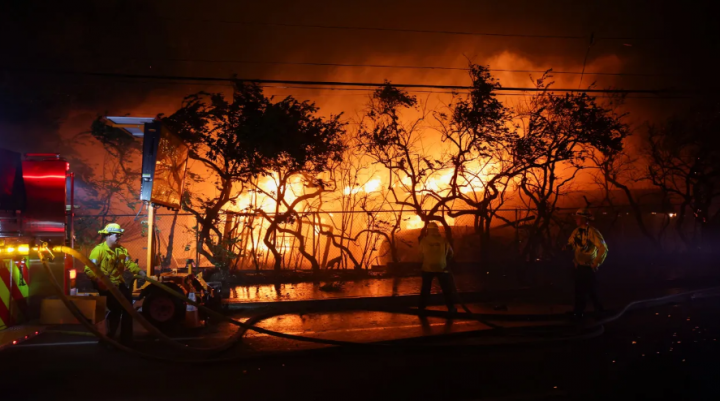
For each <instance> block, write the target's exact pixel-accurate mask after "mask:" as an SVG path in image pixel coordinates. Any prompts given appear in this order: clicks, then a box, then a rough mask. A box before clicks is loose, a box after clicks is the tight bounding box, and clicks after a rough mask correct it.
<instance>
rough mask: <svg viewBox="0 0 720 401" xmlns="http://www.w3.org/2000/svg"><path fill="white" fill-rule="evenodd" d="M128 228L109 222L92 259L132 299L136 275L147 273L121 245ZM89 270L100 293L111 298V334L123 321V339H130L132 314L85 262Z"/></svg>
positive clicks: (108, 318) (108, 317)
mask: <svg viewBox="0 0 720 401" xmlns="http://www.w3.org/2000/svg"><path fill="white" fill-rule="evenodd" d="M124 232H125V230H123V229H122V228H121V227H120V225H119V224H117V223H109V224H108V225H106V226H105V228H103V229H102V230H100V231H98V234H102V242H101V243H100V244H98V245H97V246H96V247H95V248H93V250H92V252H90V257H89V258H88V259H90V260H92V261H93V263H95V265H96V266H97V267H98V268H99V269H100V271H101V272H102V273H103V274H105V275H106V276H107V277H108V278H109V279H110V281H111V282H112V284H113V285H115V286H116V287H117V288H118V290H120V292H121V293H122V294H123V296H124V297H125V299H127V300H128V301H130V303H132V289H131V286H132V282H133V275H134V274H140V275H142V276H144V275H145V272H144V271H142V270H141V269H140V267H139V266H138V265H137V263H135V262H134V261H133V260H132V259H131V258H130V255H129V254H128V251H127V249H125V248H124V247H123V246H121V245H120V238H121V237H122V235H123V233H124ZM85 273H86V274H87V276H88V278H90V280H92V282H93V285H94V286H95V288H96V289H97V290H98V292H99V293H100V295H102V296H105V297H106V299H107V308H108V313H107V315H106V316H105V327H106V329H107V336H108V337H111V338H112V337H113V336H114V335H115V332H116V331H117V328H118V326H119V325H120V323H121V321H122V327H121V328H120V342H122V343H130V342H131V341H132V332H133V325H132V317H131V316H130V315H129V314H128V313H127V311H126V310H125V309H124V308H123V307H122V305H120V302H118V300H117V299H115V297H113V295H112V294H111V293H110V291H109V290H108V288H107V287H106V286H105V284H103V282H102V281H100V280H99V279H98V277H97V276H96V275H95V273H93V271H92V270H91V269H90V268H89V267H88V266H85Z"/></svg>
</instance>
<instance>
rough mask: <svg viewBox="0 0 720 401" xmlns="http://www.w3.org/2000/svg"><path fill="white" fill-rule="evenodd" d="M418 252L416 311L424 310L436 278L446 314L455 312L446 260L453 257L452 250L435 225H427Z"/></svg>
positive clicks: (451, 283) (451, 284)
mask: <svg viewBox="0 0 720 401" xmlns="http://www.w3.org/2000/svg"><path fill="white" fill-rule="evenodd" d="M420 252H421V254H422V289H421V290H420V305H419V307H418V309H419V310H420V311H421V312H422V311H424V310H425V305H426V303H427V297H428V296H429V295H430V288H431V287H432V281H433V278H435V277H437V279H438V281H439V282H440V287H441V288H442V292H443V296H444V297H445V304H446V305H447V308H448V312H451V313H455V312H457V309H456V308H455V302H454V301H453V282H452V278H451V277H450V273H449V272H448V270H447V264H448V260H449V259H451V258H452V256H453V249H452V247H451V246H450V243H448V241H447V240H446V239H445V238H444V237H443V236H442V235H440V230H439V227H438V225H437V224H436V223H432V222H431V223H428V225H427V233H426V235H425V236H421V237H420Z"/></svg>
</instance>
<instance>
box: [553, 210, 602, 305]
mask: <svg viewBox="0 0 720 401" xmlns="http://www.w3.org/2000/svg"><path fill="white" fill-rule="evenodd" d="M573 216H574V217H575V224H576V225H577V228H575V230H573V232H572V234H570V239H569V240H568V243H567V244H566V245H565V247H564V248H563V249H572V250H574V252H575V254H574V264H575V308H574V310H573V311H572V312H571V313H572V315H573V317H575V318H582V317H583V313H584V312H585V303H586V301H587V298H588V297H589V298H590V301H592V303H593V307H594V309H595V313H596V314H601V313H603V312H604V309H603V306H602V303H600V298H599V297H598V293H597V277H596V274H597V271H598V268H599V267H600V265H601V264H602V263H603V262H604V261H605V258H606V257H607V254H608V247H607V244H606V243H605V239H603V236H602V234H600V231H598V229H597V228H595V227H593V226H591V225H590V222H591V221H592V220H593V215H592V213H591V212H590V211H589V210H588V209H586V208H582V209H579V210H578V211H577V212H575V214H573Z"/></svg>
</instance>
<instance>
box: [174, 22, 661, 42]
mask: <svg viewBox="0 0 720 401" xmlns="http://www.w3.org/2000/svg"><path fill="white" fill-rule="evenodd" d="M160 19H162V20H166V21H176V22H185V23H198V22H201V23H207V24H228V25H259V26H276V27H287V28H315V29H333V30H351V31H377V32H402V33H423V34H443V35H462V36H491V37H509V38H533V39H566V40H576V39H585V38H586V37H585V36H581V35H545V34H526V33H502V32H473V31H451V30H432V29H410V28H385V27H369V26H357V25H356V26H351V25H325V24H295V23H284V22H263V21H233V20H223V19H192V18H169V17H163V18H160ZM596 39H597V40H663V39H666V38H650V37H648V38H633V37H609V36H608V37H598V38H596Z"/></svg>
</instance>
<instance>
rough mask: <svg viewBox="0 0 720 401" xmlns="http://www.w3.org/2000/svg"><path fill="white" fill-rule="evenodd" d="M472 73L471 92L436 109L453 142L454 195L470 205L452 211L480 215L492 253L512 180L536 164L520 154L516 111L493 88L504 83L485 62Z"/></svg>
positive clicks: (478, 223)
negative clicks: (496, 220)
mask: <svg viewBox="0 0 720 401" xmlns="http://www.w3.org/2000/svg"><path fill="white" fill-rule="evenodd" d="M470 78H471V79H472V84H473V86H472V89H471V90H470V93H469V94H468V95H467V96H462V97H459V96H455V97H454V98H453V101H452V102H451V103H450V104H449V105H448V110H449V111H448V112H442V113H436V115H435V117H436V119H437V121H438V122H439V123H440V132H441V134H442V138H443V141H444V142H446V143H449V144H450V145H451V146H450V151H449V153H448V156H449V157H450V160H449V163H447V164H449V165H450V166H451V171H450V179H449V182H448V185H449V188H450V193H449V195H450V196H449V198H456V199H458V200H459V201H460V202H462V203H464V204H465V205H467V206H468V207H469V208H468V209H465V210H456V211H452V212H450V213H449V215H450V216H452V217H459V216H463V215H471V216H473V217H474V224H473V226H474V229H475V232H476V234H478V235H479V237H480V250H481V255H486V254H487V253H486V252H483V250H484V248H485V245H486V244H487V243H488V241H489V239H490V224H491V222H492V219H493V217H494V216H495V215H496V213H497V209H499V208H500V207H501V206H502V204H503V203H504V202H505V200H506V197H505V194H506V190H507V189H508V187H509V186H510V184H511V180H512V179H513V178H514V177H516V176H517V175H518V174H520V173H521V172H523V171H525V170H526V169H528V168H529V167H530V166H531V165H530V164H528V163H525V159H523V158H520V157H518V155H517V152H516V149H515V147H516V146H517V143H518V135H517V133H516V130H515V127H514V126H513V122H512V114H511V112H510V110H508V109H507V108H506V107H505V106H504V105H503V104H502V103H501V102H500V101H499V100H498V99H497V98H496V97H495V94H494V93H493V91H494V90H496V89H497V88H499V87H500V83H499V82H497V81H496V80H495V79H494V78H493V77H492V76H491V75H490V73H489V70H488V69H487V68H486V67H484V66H480V65H472V64H471V65H470ZM508 223H510V224H516V223H514V222H510V221H508Z"/></svg>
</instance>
